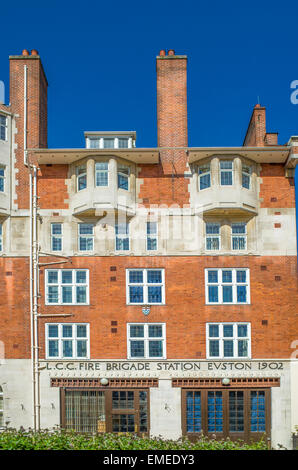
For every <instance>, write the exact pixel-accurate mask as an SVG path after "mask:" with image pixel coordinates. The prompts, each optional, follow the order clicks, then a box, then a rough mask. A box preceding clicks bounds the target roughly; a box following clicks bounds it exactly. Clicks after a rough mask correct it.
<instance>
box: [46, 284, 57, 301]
mask: <svg viewBox="0 0 298 470" xmlns="http://www.w3.org/2000/svg"><path fill="white" fill-rule="evenodd" d="M48 303H49V304H57V303H58V286H48Z"/></svg>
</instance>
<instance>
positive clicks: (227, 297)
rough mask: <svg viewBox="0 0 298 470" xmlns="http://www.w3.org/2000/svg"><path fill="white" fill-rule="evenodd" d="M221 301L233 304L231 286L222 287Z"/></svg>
mask: <svg viewBox="0 0 298 470" xmlns="http://www.w3.org/2000/svg"><path fill="white" fill-rule="evenodd" d="M222 301H223V303H232V302H233V288H232V286H223V288H222Z"/></svg>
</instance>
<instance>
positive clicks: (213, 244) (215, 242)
mask: <svg viewBox="0 0 298 470" xmlns="http://www.w3.org/2000/svg"><path fill="white" fill-rule="evenodd" d="M206 249H207V250H219V237H212V238H210V237H207V238H206Z"/></svg>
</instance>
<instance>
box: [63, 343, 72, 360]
mask: <svg viewBox="0 0 298 470" xmlns="http://www.w3.org/2000/svg"><path fill="white" fill-rule="evenodd" d="M62 352H63V357H72V341H69V340H63V341H62Z"/></svg>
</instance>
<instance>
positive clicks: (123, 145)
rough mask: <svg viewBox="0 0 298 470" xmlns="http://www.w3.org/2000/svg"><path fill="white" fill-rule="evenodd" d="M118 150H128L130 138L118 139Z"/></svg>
mask: <svg viewBox="0 0 298 470" xmlns="http://www.w3.org/2000/svg"><path fill="white" fill-rule="evenodd" d="M118 148H119V149H127V148H128V138H126V137H118Z"/></svg>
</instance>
